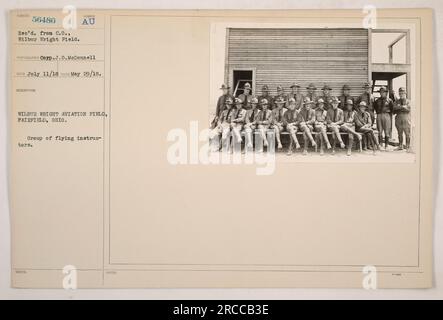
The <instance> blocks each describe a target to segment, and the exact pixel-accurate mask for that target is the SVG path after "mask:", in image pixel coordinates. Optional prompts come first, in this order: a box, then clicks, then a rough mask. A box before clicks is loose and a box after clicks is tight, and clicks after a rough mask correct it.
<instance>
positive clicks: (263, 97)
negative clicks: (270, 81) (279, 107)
mask: <svg viewBox="0 0 443 320" xmlns="http://www.w3.org/2000/svg"><path fill="white" fill-rule="evenodd" d="M257 99H258V102H259V103H260V102H261V100H262V99H266V100H268V103H269V107H268V109H272V108H273V107H274V104H273V99H272V96H271V95H270V94H267V95H263V94H262V95H260V96H259V97H258V98H257Z"/></svg>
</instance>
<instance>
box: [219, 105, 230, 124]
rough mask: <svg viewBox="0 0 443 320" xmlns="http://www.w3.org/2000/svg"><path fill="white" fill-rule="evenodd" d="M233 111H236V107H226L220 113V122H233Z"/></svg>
mask: <svg viewBox="0 0 443 320" xmlns="http://www.w3.org/2000/svg"><path fill="white" fill-rule="evenodd" d="M232 112H234V109H233V108H231V109H229V110H228V109H225V110H223V111H222V113H221V114H220V118H219V119H218V123H219V124H222V123H224V122H231V114H232Z"/></svg>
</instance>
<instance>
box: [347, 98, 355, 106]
mask: <svg viewBox="0 0 443 320" xmlns="http://www.w3.org/2000/svg"><path fill="white" fill-rule="evenodd" d="M346 104H347V105H351V106H353V105H354V101H352V100H351V99H348V100H346Z"/></svg>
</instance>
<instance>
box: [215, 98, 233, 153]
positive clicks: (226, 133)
mask: <svg viewBox="0 0 443 320" xmlns="http://www.w3.org/2000/svg"><path fill="white" fill-rule="evenodd" d="M232 104H233V100H232V98H231V97H227V98H226V100H225V109H224V110H223V111H222V112H221V114H220V117H219V119H218V122H217V126H216V127H215V128H214V129H213V130H212V131H211V134H210V136H209V137H210V140H211V145H212V146H213V148H212V149H213V150H214V149H216V150H219V149H220V147H221V148H223V149H224V150H227V149H228V147H229V143H228V142H229V138H230V136H231V135H230V133H231V112H232ZM220 135H221V138H222V141H221V142H222V143H221V145H220V144H219V142H220ZM214 139H217V140H216V143H217V145H216V146H214Z"/></svg>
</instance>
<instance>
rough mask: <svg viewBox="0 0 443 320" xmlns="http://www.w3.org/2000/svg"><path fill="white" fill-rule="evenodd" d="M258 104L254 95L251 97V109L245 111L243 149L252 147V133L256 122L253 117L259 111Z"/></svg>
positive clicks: (255, 127) (255, 116)
mask: <svg viewBox="0 0 443 320" xmlns="http://www.w3.org/2000/svg"><path fill="white" fill-rule="evenodd" d="M257 105H258V99H257V98H256V97H253V98H252V99H251V109H249V110H248V111H247V112H246V117H245V134H246V137H245V138H246V141H245V142H246V148H245V149H252V146H253V144H252V142H253V140H252V133H253V132H254V130H255V129H257V123H256V122H255V119H256V118H257V114H258V113H259V112H260V110H259V109H258V108H257Z"/></svg>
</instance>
